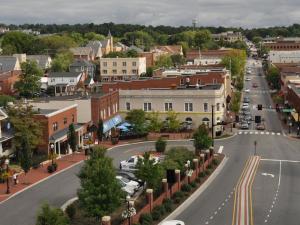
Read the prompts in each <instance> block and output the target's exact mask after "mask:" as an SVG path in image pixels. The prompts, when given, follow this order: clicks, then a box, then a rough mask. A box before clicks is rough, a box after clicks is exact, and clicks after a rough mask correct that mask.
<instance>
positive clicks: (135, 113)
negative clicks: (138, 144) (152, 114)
mask: <svg viewBox="0 0 300 225" xmlns="http://www.w3.org/2000/svg"><path fill="white" fill-rule="evenodd" d="M126 120H127V121H128V122H129V123H131V124H132V128H133V132H135V133H136V134H138V135H143V134H145V133H146V132H145V122H146V113H145V111H144V110H142V109H133V110H130V111H129V112H128V113H127V115H126Z"/></svg>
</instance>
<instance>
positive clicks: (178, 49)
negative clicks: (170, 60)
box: [153, 45, 182, 55]
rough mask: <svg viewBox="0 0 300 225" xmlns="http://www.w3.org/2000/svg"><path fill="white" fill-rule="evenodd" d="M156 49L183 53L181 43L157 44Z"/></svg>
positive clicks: (171, 52) (170, 52)
mask: <svg viewBox="0 0 300 225" xmlns="http://www.w3.org/2000/svg"><path fill="white" fill-rule="evenodd" d="M153 50H154V51H155V50H160V51H163V52H167V53H169V54H173V55H174V54H179V55H180V54H182V46H181V45H160V46H156V47H155V48H154V49H153Z"/></svg>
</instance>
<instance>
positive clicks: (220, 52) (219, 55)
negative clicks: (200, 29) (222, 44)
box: [186, 49, 231, 60]
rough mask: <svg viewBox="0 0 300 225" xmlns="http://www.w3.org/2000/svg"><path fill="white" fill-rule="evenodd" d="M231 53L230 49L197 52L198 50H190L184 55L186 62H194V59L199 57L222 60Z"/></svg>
mask: <svg viewBox="0 0 300 225" xmlns="http://www.w3.org/2000/svg"><path fill="white" fill-rule="evenodd" d="M230 52H231V49H223V50H200V51H199V50H198V49H192V50H189V51H187V53H186V59H187V60H194V59H196V58H199V57H200V56H201V57H203V58H205V57H209V58H211V57H217V58H222V57H224V56H226V55H228V54H229V53H230Z"/></svg>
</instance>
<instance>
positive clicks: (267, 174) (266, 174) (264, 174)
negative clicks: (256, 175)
mask: <svg viewBox="0 0 300 225" xmlns="http://www.w3.org/2000/svg"><path fill="white" fill-rule="evenodd" d="M261 175H263V176H270V177H272V178H274V177H275V176H274V174H271V173H261Z"/></svg>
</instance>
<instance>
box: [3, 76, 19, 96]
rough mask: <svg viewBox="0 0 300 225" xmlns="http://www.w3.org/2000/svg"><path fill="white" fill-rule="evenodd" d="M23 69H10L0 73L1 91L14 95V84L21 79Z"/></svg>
mask: <svg viewBox="0 0 300 225" xmlns="http://www.w3.org/2000/svg"><path fill="white" fill-rule="evenodd" d="M20 74H21V71H9V72H5V73H1V74H0V93H1V94H6V95H12V94H13V93H14V92H15V91H14V88H13V87H14V84H15V83H16V82H17V81H18V80H19V76H20Z"/></svg>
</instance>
